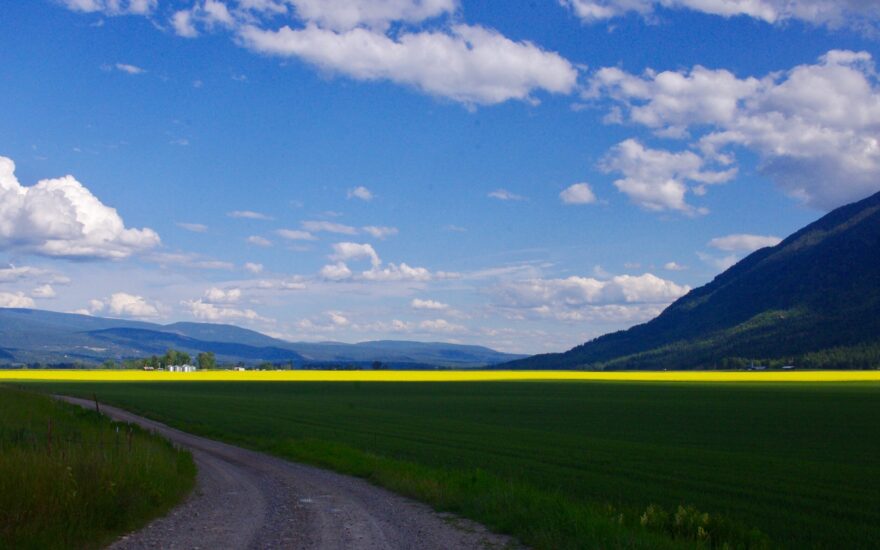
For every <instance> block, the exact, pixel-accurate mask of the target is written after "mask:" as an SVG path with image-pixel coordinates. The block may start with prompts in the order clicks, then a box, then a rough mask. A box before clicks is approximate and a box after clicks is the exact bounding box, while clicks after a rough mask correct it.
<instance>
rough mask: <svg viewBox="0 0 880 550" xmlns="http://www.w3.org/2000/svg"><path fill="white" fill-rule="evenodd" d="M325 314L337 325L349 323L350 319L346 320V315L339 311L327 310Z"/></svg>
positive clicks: (342, 325) (341, 325)
mask: <svg viewBox="0 0 880 550" xmlns="http://www.w3.org/2000/svg"><path fill="white" fill-rule="evenodd" d="M326 314H327V317H329V318H330V322H331V323H333V324H334V325H336V326H337V327H344V326H346V325H350V324H351V321H349V320H348V317H346V316H345V315H343V314H342V313H341V312H339V311H328V312H326Z"/></svg>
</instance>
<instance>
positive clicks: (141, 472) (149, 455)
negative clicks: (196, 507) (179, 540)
mask: <svg viewBox="0 0 880 550" xmlns="http://www.w3.org/2000/svg"><path fill="white" fill-rule="evenodd" d="M194 481H195V464H194V463H193V460H192V456H191V455H190V454H189V453H187V452H184V451H181V450H178V449H175V448H174V447H172V446H171V445H170V444H169V443H168V442H167V441H165V440H163V439H161V438H159V437H157V436H154V435H152V434H148V433H146V432H144V431H142V430H140V429H138V428H137V427H134V426H129V425H127V424H120V423H115V422H111V421H110V420H109V419H107V418H106V417H103V416H101V415H99V414H97V413H96V412H94V411H87V410H84V409H82V408H80V407H75V406H73V405H68V404H66V403H60V402H58V401H55V400H53V399H51V398H49V397H46V396H42V395H36V394H31V393H27V392H23V391H19V390H15V389H10V388H3V387H0V548H97V547H100V546H102V545H103V544H105V543H107V542H109V541H111V540H112V539H113V538H114V537H116V536H118V535H119V534H122V533H124V532H126V531H130V530H133V529H136V528H138V527H140V526H142V525H144V524H145V523H146V522H147V521H149V520H150V519H151V518H153V517H156V516H158V515H161V514H163V513H165V512H167V510H169V509H170V508H171V507H172V506H174V504H176V503H177V502H179V501H180V500H181V499H182V498H183V497H184V496H186V494H187V493H189V491H190V490H191V489H192V487H193V484H194Z"/></svg>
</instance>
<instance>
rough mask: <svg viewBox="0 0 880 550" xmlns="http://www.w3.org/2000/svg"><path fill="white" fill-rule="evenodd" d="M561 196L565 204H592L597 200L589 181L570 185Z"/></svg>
mask: <svg viewBox="0 0 880 550" xmlns="http://www.w3.org/2000/svg"><path fill="white" fill-rule="evenodd" d="M559 198H560V199H562V202H564V203H565V204H592V203H594V202H596V195H594V194H593V190H592V189H590V184H588V183H575V184H573V185H569V186H568V187H566V188H565V189H564V190H563V191H562V192H561V193H559Z"/></svg>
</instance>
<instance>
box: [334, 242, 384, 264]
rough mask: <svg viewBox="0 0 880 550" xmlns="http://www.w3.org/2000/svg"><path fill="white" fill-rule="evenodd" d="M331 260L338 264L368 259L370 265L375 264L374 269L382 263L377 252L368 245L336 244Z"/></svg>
mask: <svg viewBox="0 0 880 550" xmlns="http://www.w3.org/2000/svg"><path fill="white" fill-rule="evenodd" d="M330 259H331V260H336V261H337V262H347V261H350V260H364V259H368V260H370V263H372V264H373V267H376V266H378V265H379V264H381V263H382V260H380V259H379V255H378V254H377V253H376V250H375V249H374V248H373V246H372V245H370V244H367V243H363V244H360V243H350V242H343V243H335V244H334V245H333V254H332V255H331V256H330Z"/></svg>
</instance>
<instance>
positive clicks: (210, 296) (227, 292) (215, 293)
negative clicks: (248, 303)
mask: <svg viewBox="0 0 880 550" xmlns="http://www.w3.org/2000/svg"><path fill="white" fill-rule="evenodd" d="M204 300H205V301H206V302H209V303H212V304H233V303H235V302H237V301H239V300H241V289H240V288H228V289H222V288H217V287H211V288H209V289H208V290H206V291H205V296H204Z"/></svg>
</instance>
